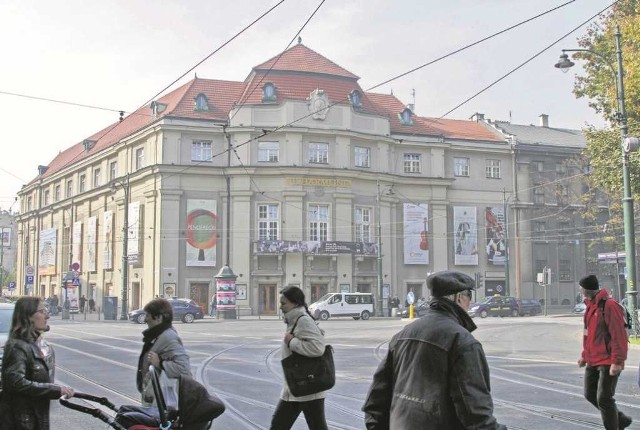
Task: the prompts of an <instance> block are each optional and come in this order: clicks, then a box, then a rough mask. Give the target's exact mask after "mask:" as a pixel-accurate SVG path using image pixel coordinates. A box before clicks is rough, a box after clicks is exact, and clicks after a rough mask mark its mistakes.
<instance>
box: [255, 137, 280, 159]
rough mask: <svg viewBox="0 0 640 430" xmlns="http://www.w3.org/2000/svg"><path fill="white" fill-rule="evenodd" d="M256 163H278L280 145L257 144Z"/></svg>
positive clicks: (271, 143) (276, 143) (277, 143)
mask: <svg viewBox="0 0 640 430" xmlns="http://www.w3.org/2000/svg"><path fill="white" fill-rule="evenodd" d="M258 161H263V162H271V163H275V162H278V161H280V143H279V142H258Z"/></svg>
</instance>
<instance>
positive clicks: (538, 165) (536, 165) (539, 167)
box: [531, 161, 544, 172]
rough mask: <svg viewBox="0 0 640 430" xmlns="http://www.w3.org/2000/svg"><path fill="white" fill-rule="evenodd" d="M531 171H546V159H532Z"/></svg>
mask: <svg viewBox="0 0 640 430" xmlns="http://www.w3.org/2000/svg"><path fill="white" fill-rule="evenodd" d="M531 171H533V172H544V161H532V162H531Z"/></svg>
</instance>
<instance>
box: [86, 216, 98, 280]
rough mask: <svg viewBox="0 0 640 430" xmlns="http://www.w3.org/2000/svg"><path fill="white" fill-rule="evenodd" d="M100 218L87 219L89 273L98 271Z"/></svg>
mask: <svg viewBox="0 0 640 430" xmlns="http://www.w3.org/2000/svg"><path fill="white" fill-rule="evenodd" d="M97 234H98V218H96V217H94V216H92V217H89V218H87V271H89V272H95V271H96V252H97V246H98V244H97Z"/></svg>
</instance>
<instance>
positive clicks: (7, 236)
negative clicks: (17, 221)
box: [2, 228, 11, 248]
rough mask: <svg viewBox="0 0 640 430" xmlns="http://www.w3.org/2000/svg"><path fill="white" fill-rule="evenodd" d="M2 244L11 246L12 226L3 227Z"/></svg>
mask: <svg viewBox="0 0 640 430" xmlns="http://www.w3.org/2000/svg"><path fill="white" fill-rule="evenodd" d="M2 246H3V247H4V248H9V247H10V246H11V228H8V229H6V230H5V229H4V228H3V229H2Z"/></svg>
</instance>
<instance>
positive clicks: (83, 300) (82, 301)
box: [80, 294, 87, 314]
mask: <svg viewBox="0 0 640 430" xmlns="http://www.w3.org/2000/svg"><path fill="white" fill-rule="evenodd" d="M86 304H87V298H86V297H85V296H84V294H83V295H82V296H81V297H80V313H81V314H83V313H84V305H86Z"/></svg>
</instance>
